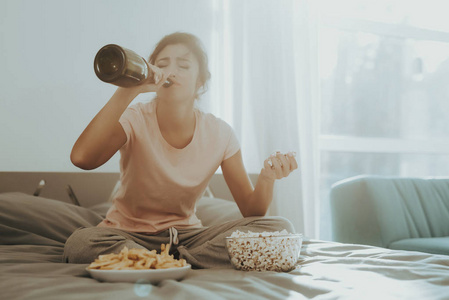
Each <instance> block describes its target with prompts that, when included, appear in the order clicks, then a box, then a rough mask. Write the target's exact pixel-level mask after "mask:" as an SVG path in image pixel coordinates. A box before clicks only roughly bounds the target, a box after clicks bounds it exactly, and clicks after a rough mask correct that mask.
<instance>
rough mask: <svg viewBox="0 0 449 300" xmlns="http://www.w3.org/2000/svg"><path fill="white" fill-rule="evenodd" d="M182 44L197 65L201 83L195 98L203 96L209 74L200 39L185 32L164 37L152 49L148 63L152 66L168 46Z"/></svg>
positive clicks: (205, 55)
mask: <svg viewBox="0 0 449 300" xmlns="http://www.w3.org/2000/svg"><path fill="white" fill-rule="evenodd" d="M176 44H182V45H184V46H186V47H187V48H188V49H189V50H190V51H192V53H193V55H195V57H196V59H197V60H198V63H199V73H198V76H199V80H200V82H201V87H200V89H199V92H197V94H196V98H197V99H198V98H199V96H201V95H202V94H204V93H205V92H206V91H207V83H208V81H209V79H210V72H209V67H208V59H207V54H206V52H205V51H204V47H203V44H202V43H201V41H200V39H198V38H197V37H196V36H194V35H193V34H190V33H185V32H175V33H172V34H169V35H166V36H164V37H163V38H162V39H161V40H160V41H159V43H158V44H157V45H156V47H155V48H154V51H153V53H152V54H151V55H150V58H149V62H150V64H152V65H154V63H155V60H156V57H157V56H158V55H159V53H160V52H161V51H162V50H163V49H164V48H165V47H167V46H168V45H176Z"/></svg>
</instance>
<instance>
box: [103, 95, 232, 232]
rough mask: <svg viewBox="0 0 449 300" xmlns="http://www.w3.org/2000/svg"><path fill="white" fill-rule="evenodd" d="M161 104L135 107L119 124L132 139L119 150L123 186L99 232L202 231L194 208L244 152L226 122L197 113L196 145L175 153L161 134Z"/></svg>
mask: <svg viewBox="0 0 449 300" xmlns="http://www.w3.org/2000/svg"><path fill="white" fill-rule="evenodd" d="M156 105H157V103H156V101H155V100H153V101H151V102H149V103H145V104H144V103H137V104H135V105H132V106H130V107H128V108H127V109H126V110H125V112H124V113H123V115H122V116H121V118H120V120H119V122H120V124H121V125H122V127H123V129H124V130H125V133H126V137H127V141H126V143H125V144H124V145H123V147H122V148H121V149H120V154H121V158H120V171H121V174H120V181H121V186H120V188H119V190H118V192H117V194H116V195H115V198H114V200H113V206H112V207H111V208H110V209H109V211H108V213H107V215H106V219H105V220H104V221H103V222H101V223H100V224H99V225H98V226H100V227H112V228H118V229H122V230H126V231H132V232H145V233H157V232H160V231H163V230H166V229H168V228H169V227H173V226H174V227H176V228H181V229H182V228H196V227H201V226H202V224H201V221H200V220H199V219H198V218H197V217H196V215H195V203H196V201H197V200H198V199H199V198H200V197H201V196H202V194H203V192H204V190H205V189H206V187H207V185H208V183H209V181H210V179H211V177H212V175H213V174H214V173H215V171H216V170H217V169H218V167H219V166H220V165H221V163H222V161H223V160H225V159H227V158H229V157H231V156H233V155H234V154H235V153H237V151H238V150H239V149H240V145H239V142H238V140H237V138H236V136H235V134H234V131H233V130H232V128H231V127H230V126H229V125H228V124H227V123H226V122H225V121H223V120H221V119H219V118H217V117H215V116H214V115H212V114H209V113H204V112H202V111H200V110H198V109H195V110H194V112H195V118H196V126H195V132H194V135H193V138H192V141H191V142H190V143H189V144H188V145H187V146H186V147H185V148H183V149H177V148H174V147H173V146H171V145H170V144H169V143H168V142H167V141H166V140H165V139H164V138H163V136H162V134H161V131H160V130H159V125H158V122H157V118H156Z"/></svg>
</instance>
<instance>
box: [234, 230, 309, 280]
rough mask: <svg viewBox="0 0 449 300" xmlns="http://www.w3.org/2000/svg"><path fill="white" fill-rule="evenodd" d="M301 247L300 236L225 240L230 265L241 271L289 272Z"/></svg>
mask: <svg viewBox="0 0 449 300" xmlns="http://www.w3.org/2000/svg"><path fill="white" fill-rule="evenodd" d="M301 246H302V234H286V235H273V236H262V237H227V238H226V247H227V249H228V254H229V259H230V260H231V263H232V265H233V266H234V268H235V269H237V270H243V271H276V272H288V271H291V270H293V269H294V268H295V266H296V263H297V262H298V258H299V255H300V252H301Z"/></svg>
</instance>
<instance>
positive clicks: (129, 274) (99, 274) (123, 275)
mask: <svg viewBox="0 0 449 300" xmlns="http://www.w3.org/2000/svg"><path fill="white" fill-rule="evenodd" d="M190 269H191V265H187V266H185V267H180V268H169V269H149V270H95V269H88V268H86V270H87V272H89V274H90V276H92V277H93V278H95V279H97V280H99V281H105V282H139V283H158V282H160V281H162V280H165V279H173V280H179V279H182V278H183V277H184V276H185V275H186V274H187V272H189V270H190Z"/></svg>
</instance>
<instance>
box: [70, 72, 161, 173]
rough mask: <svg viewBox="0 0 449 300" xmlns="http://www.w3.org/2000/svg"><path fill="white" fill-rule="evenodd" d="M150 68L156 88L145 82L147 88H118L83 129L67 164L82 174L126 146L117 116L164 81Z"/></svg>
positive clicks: (101, 163)
mask: <svg viewBox="0 0 449 300" xmlns="http://www.w3.org/2000/svg"><path fill="white" fill-rule="evenodd" d="M151 67H152V70H153V72H154V73H155V77H157V79H158V81H157V84H155V83H150V80H149V83H148V84H143V85H140V86H137V87H131V88H121V87H119V88H118V89H117V90H116V92H115V93H114V95H113V96H112V97H111V99H110V100H109V101H108V103H106V105H105V106H104V107H103V108H102V109H101V110H100V112H99V113H98V114H97V115H96V116H95V117H94V118H93V120H92V121H91V122H90V123H89V125H87V127H86V129H85V130H84V131H83V133H81V135H80V137H79V138H78V140H77V141H76V143H75V145H74V146H73V148H72V152H71V154H70V160H71V161H72V163H73V164H74V165H75V166H77V167H79V168H81V169H84V170H92V169H95V168H98V167H99V166H101V165H103V164H104V163H105V162H107V161H108V160H109V159H110V158H111V157H112V156H113V155H114V154H115V153H116V152H117V151H118V150H119V149H120V148H121V147H122V146H123V145H124V144H125V143H126V133H125V131H124V130H123V128H122V126H121V125H120V123H119V119H120V117H121V115H122V114H123V112H124V111H125V109H126V108H127V107H128V105H129V104H130V103H131V102H132V101H133V100H134V98H135V97H136V96H137V95H139V94H140V93H146V92H155V91H157V90H158V89H159V88H160V87H161V86H162V85H163V84H164V82H165V80H166V79H167V77H168V75H165V74H163V73H162V71H161V70H160V69H158V68H156V67H154V66H151ZM159 79H160V80H159Z"/></svg>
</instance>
